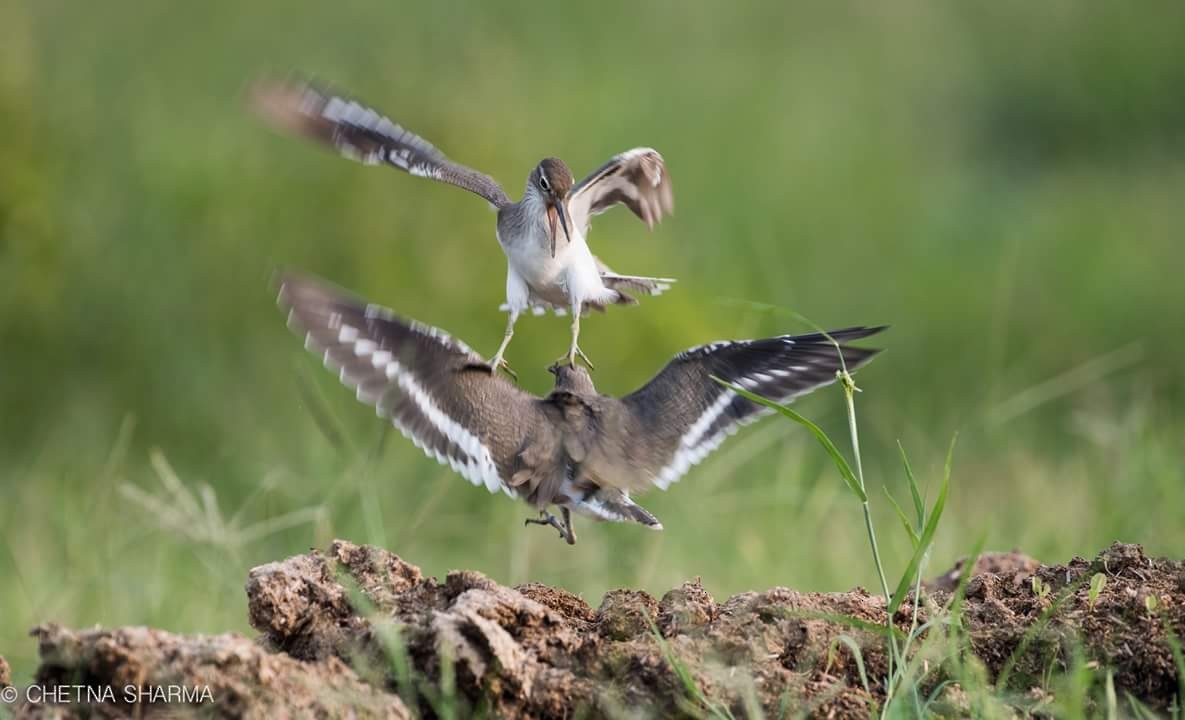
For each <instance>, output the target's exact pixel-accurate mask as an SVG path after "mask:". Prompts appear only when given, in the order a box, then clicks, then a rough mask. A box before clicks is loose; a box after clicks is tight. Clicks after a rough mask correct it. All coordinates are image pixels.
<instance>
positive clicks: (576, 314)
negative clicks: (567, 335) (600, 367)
mask: <svg viewBox="0 0 1185 720" xmlns="http://www.w3.org/2000/svg"><path fill="white" fill-rule="evenodd" d="M582 309H583V307H582V305H581V303H573V304H572V345H571V347H569V348H568V354H567V355H564V356H563V357H561V358H560V359H559V360H556V363H557V364H558V363H565V362H566V363H568V364H569V365H575V364H576V358H577V357H579V358H580V359H581V360H583V361H584V364H585V365H588V369H589V370H596V366H594V365H593V364H592V360H589V359H588V356H587V355H585V354H584V351H583V350H581V349H580V343H579V341H580V312H581V310H582Z"/></svg>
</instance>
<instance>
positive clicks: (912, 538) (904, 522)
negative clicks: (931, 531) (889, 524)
mask: <svg viewBox="0 0 1185 720" xmlns="http://www.w3.org/2000/svg"><path fill="white" fill-rule="evenodd" d="M881 487H882V488H884V491H885V497H887V498H888V499H889V504H890V505H892V506H893V509H894V510H896V511H897V518H898V519H899V520H901V527H903V528H905V534H906V535H909V542H910V543H912V544H913V547H914V549H917V546H918V532H917V530H914V529H913V525H911V524H910V522H909V518H908V517H906V516H905V511H904V510H902V509H901V506H900V505H898V504H897V500H896V499H894V498H893V494H892V493H890V492H889V488H887V487H884V486H883V485H882V486H881Z"/></svg>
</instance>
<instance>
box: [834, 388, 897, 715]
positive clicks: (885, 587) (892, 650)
mask: <svg viewBox="0 0 1185 720" xmlns="http://www.w3.org/2000/svg"><path fill="white" fill-rule="evenodd" d="M840 381H841V382H842V384H843V392H844V399H845V400H846V401H847V406H848V431H849V432H850V433H851V436H852V454H853V455H855V456H856V480H857V481H858V482H859V483H860V490H861V491H862V492H863V493H864V497H865V500H864V501H863V502H862V503H861V505H862V506H863V509H864V529H865V530H867V531H868V543H869V545H871V546H872V561H873V563H874V564H875V565H876V574H877V577H878V578H879V579H880V582H881V592H883V593H884V595H885V627H887V628H888V630H889V667H888V673H887V675H886V680H887V682H886V685H885V703H884V705H883V706H882V713H881V714H882V716H883V715H884V713H885V712H886V711H888V709H889V707H890V704H891V703H892V700H893V682H892V678H893V664H894V661H896V662H897V663H898V664H901V663H904V662H905V660H904V658H900V657H899V655H898V653H899V651H898V648H897V640H896V638H894V637H893V618H892V617H890V616H889V614H888V610H889V604H890V603H891V602H892V601H893V595H892V593H891V592H889V582H888V580H886V579H885V568H884V565H883V564H882V563H881V553H880V548H879V547H878V546H877V544H876V531H875V530H874V529H873V526H872V507H871V506H870V505H869V504H868V499H867V498H868V490H867V489H866V488H865V485H864V463H863V462H861V460H860V433H859V431H858V430H857V429H856V398H855V394H856V383H855V382H854V381H853V380H852V376H851V375H849V374H848V372H847V369H846V368H845V369H844V370H843V371H841V373H840Z"/></svg>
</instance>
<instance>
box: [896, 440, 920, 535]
mask: <svg viewBox="0 0 1185 720" xmlns="http://www.w3.org/2000/svg"><path fill="white" fill-rule="evenodd" d="M897 452H899V453H901V464H902V465H903V466H905V477H906V479H907V480H909V494H910V495H911V496H912V497H913V509H914V512H915V513H917V516H918V529H919V530H920V529H921V528H922V526H924V525H925V524H926V503H925V502H924V501H923V500H922V494H921V493H919V492H918V481H917V479H916V478H914V476H913V466H912V465H910V464H909V456H907V455H906V454H905V446H904V445H902V444H901V441H900V440H898V441H897Z"/></svg>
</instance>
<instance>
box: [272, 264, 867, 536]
mask: <svg viewBox="0 0 1185 720" xmlns="http://www.w3.org/2000/svg"><path fill="white" fill-rule="evenodd" d="M279 301H280V305H281V306H282V307H284V308H285V309H287V310H288V311H289V315H288V323H289V326H290V327H292V329H293V330H295V331H296V332H297V333H299V334H300V335H302V336H303V337H304V338H305V346H306V347H308V348H309V349H310V350H313V351H314V352H316V353H317V354H318V355H319V356H321V357H322V359H323V361H324V363H325V365H326V366H327V367H329V368H330V369H332V370H333V371H334V372H335V373H337V374H338V376H339V377H340V378H341V381H342V382H343V383H345V384H346V385H347V386H349V387H352V388H356V392H357V395H358V399H359V400H361V401H363V402H365V403H368V404H370V405H374V406H375V409H376V411H377V412H378V415H379V416H380V417H385V418H389V419H390V421H391V422H392V423H394V425H395V427H396V428H398V429H399V430H400V431H401V432H402V433H403V434H404V435H405V436H406V437H408V438H409V439H410V440H411V441H412V442H413V443H415V444H416V446H417V447H419V448H421V449H422V450H423V451H424V452H425V453H427V454H428V455H429V456H430V457H434V458H436V460H437V461H438V462H440V463H447V464H448V465H450V466H451V467H452V468H453V469H454V470H456V471H457V472H459V473H460V474H461V475H462V476H463V477H464V478H465V479H466V480H469V481H470V482H471V483H473V484H474V485H484V486H485V487H486V488H487V489H488V490H489V491H490V492H497V491H499V490H501V491H503V492H505V493H506V494H507V495H510V496H512V497H521V498H523V499H525V500H526V501H527V502H528V503H530V504H531V505H532V506H534V507H535V508H536V509H537V510H539V511H540V515H541V516H542V519H541V520H529V521H528V522H537V523H541V524H548V525H552V526H554V527H555V528H557V529H558V530H559V531H560V534H561V536H562V537H563V538H564V539H565V540H567V541H568V542H569V543H573V542H575V540H576V537H575V535H574V534H573V533H572V523H571V513H572V512H575V513H578V514H581V515H586V516H589V517H592V518H595V519H598V520H611V521H615V522H623V521H632V522H638V523H641V524H643V525H646V526H648V527H651V528H654V529H656V530H660V529H662V525H660V524H659V522H658V519H657V518H655V517H654V516H653V515H651V514H650V513H649V512H647V511H646V510H645V509H644V508H642V507H641V506H639V505H637V504H636V503H635V502H634V501H633V500H632V499H631V498H630V493H631V492H632V491H640V490H644V489H646V488H649V487H650V486H652V485H654V486H658V487H659V488H663V489H665V488H667V487H668V486H669V485H670V484H671V483H673V482H675V481H676V480H678V479H679V478H680V477H682V476H683V474H684V473H686V472H687V470H688V469H689V468H690V467H691V466H692V465H695V464H696V463H698V462H700V461H701V460H703V459H704V458H705V457H706V456H707V455H708V453H710V452H712V451H713V450H715V449H716V447H717V446H719V445H720V443H721V442H722V441H723V440H724V439H725V438H726V437H728V436H729V435H731V434H732V433H733V432H735V431H736V429H737V426H738V425H741V424H745V423H747V422H750V421H752V420H754V419H756V418H757V417H758V416H759V415H761V414H763V413H764V412H766V410H765V409H764V408H763V407H762V406H760V405H757V404H756V403H753V402H751V401H750V400H748V399H746V398H745V397H743V396H741V395H739V394H738V393H736V392H735V391H733V390H731V389H729V388H726V387H723V386H722V385H720V384H719V383H717V382H716V381H715V380H713V377H718V378H720V379H722V380H724V381H727V382H731V383H733V384H736V385H740V386H741V387H744V388H746V389H748V390H749V391H751V392H754V393H757V394H759V395H763V396H765V397H767V398H770V399H772V400H776V401H778V402H781V403H785V402H789V401H790V400H792V399H794V398H796V397H798V396H800V395H804V394H806V393H808V392H811V391H812V390H814V389H816V388H819V387H822V386H824V385H828V384H830V383H832V382H834V381H835V379H836V372H837V371H838V370H840V369H841V368H844V367H846V368H847V369H849V370H854V369H856V368H858V367H860V366H862V365H864V364H865V363H867V362H868V361H869V360H871V359H872V357H873V356H874V355H875V354H876V353H877V352H878V351H877V350H872V349H866V348H858V347H852V346H850V345H846V344H842V343H846V342H849V341H851V340H857V339H860V338H863V337H867V336H869V335H873V334H875V333H877V332H880V331H881V330H882V329H883V328H881V327H854V328H847V329H844V330H834V331H832V332H830V333H828V334H827V335H823V334H821V333H814V334H810V335H797V336H791V335H782V336H780V337H773V338H765V339H762V340H739V341H735V342H715V343H711V344H709V345H701V346H699V347H695V348H691V349H690V350H687V351H685V352H681V353H679V354H678V355H676V356H675V357H674V359H672V360H671V361H670V362H669V363H668V364H667V366H666V367H665V368H663V369H662V371H660V372H659V373H658V375H656V376H654V378H653V379H652V380H650V382H648V383H646V384H645V385H643V386H642V387H641V388H640V389H639V390H637V391H635V392H633V393H631V394H629V395H626V396H625V397H623V398H620V399H618V398H612V397H608V396H605V395H600V394H598V393H597V391H596V388H594V387H593V382H592V378H591V376H590V375H589V373H588V371H587V370H585V369H584V368H583V367H580V366H578V365H575V364H568V365H558V364H557V365H555V366H553V367H552V372H554V373H555V388H554V389H553V390H552V392H551V393H550V394H549V395H548V396H547V397H544V398H539V397H536V396H534V395H531V394H529V393H527V392H526V391H524V390H522V389H520V388H519V387H518V386H516V385H514V384H513V383H511V382H509V381H507V380H506V379H505V378H503V377H501V376H500V375H496V374H495V375H491V374H489V373H486V372H485V371H483V370H479V369H475V368H474V366H475V365H477V364H480V363H481V362H482V358H481V357H480V356H478V355H477V354H476V353H474V352H473V351H472V350H470V349H469V348H468V347H467V346H466V345H465V344H464V343H462V342H460V341H458V340H456V339H453V338H450V337H449V336H448V335H447V334H445V333H444V332H441V331H440V330H437V329H436V328H433V327H429V326H426V325H422V324H420V323H417V322H415V321H413V320H403V319H401V318H399V317H397V316H396V315H394V314H393V313H392V312H391V311H390V310H387V309H385V308H382V307H379V306H378V305H368V304H366V303H364V302H363V301H360V300H357V299H355V298H354V297H352V296H350V295H348V294H346V293H345V292H343V291H341V290H338V289H336V288H334V287H332V286H330V285H327V284H324V283H322V282H319V281H317V280H314V279H312V278H308V277H303V276H300V275H294V274H286V275H284V276H282V277H281V278H280V298H279ZM553 505H554V506H556V507H558V508H559V509H560V512H561V515H562V518H563V519H562V521H561V520H559V519H557V518H556V517H554V516H553V515H551V514H550V513H549V512H548V508H549V507H550V506H553Z"/></svg>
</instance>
